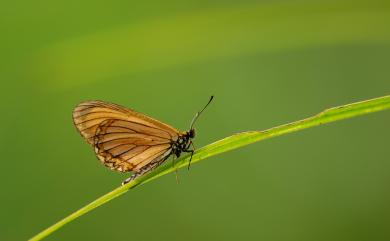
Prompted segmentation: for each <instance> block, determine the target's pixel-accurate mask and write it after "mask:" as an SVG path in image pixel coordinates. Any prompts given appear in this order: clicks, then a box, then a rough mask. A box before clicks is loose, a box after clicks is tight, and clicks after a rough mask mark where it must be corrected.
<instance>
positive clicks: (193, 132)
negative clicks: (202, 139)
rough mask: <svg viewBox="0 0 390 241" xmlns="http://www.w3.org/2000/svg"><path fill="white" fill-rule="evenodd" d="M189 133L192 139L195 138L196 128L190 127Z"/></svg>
mask: <svg viewBox="0 0 390 241" xmlns="http://www.w3.org/2000/svg"><path fill="white" fill-rule="evenodd" d="M187 135H188V137H189V138H190V139H193V138H195V128H192V129H190V130H189V131H187Z"/></svg>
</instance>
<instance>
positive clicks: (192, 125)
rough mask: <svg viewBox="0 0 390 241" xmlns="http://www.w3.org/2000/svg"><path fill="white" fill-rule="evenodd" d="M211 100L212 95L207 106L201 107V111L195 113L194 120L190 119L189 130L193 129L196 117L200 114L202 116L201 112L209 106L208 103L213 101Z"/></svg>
mask: <svg viewBox="0 0 390 241" xmlns="http://www.w3.org/2000/svg"><path fill="white" fill-rule="evenodd" d="M213 98H214V96H213V95H212V96H211V97H210V100H209V102H207V104H206V105H205V106H204V107H203V109H202V110H201V111H198V112H196V114H195V116H194V118H192V121H191V125H190V130H191V129H193V127H194V124H195V121H196V120H197V119H198V117H199V116H200V114H202V112H203V111H204V110H205V109H206V107H207V106H208V105H209V104H210V102H211V101H212V100H213Z"/></svg>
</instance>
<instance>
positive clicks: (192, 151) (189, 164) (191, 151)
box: [183, 141, 195, 170]
mask: <svg viewBox="0 0 390 241" xmlns="http://www.w3.org/2000/svg"><path fill="white" fill-rule="evenodd" d="M190 145H191V146H192V148H193V149H192V150H185V151H183V152H188V153H191V157H190V161H189V162H188V166H187V169H188V170H190V166H191V161H192V156H193V155H194V152H195V146H194V143H193V142H192V141H191V142H190Z"/></svg>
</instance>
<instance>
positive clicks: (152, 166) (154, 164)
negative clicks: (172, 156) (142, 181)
mask: <svg viewBox="0 0 390 241" xmlns="http://www.w3.org/2000/svg"><path fill="white" fill-rule="evenodd" d="M168 157H169V155H167V156H166V157H164V158H163V159H161V160H158V161H155V162H151V163H149V164H148V165H146V166H144V167H142V168H141V170H139V171H137V172H134V173H133V175H131V176H130V177H128V178H126V180H124V181H123V182H122V185H125V184H127V183H129V182H130V181H132V180H134V179H136V178H137V177H139V176H142V175H144V174H145V173H147V172H150V171H152V170H153V169H155V168H156V167H158V166H160V165H161V164H162V163H163V162H164V161H165V160H166V159H168Z"/></svg>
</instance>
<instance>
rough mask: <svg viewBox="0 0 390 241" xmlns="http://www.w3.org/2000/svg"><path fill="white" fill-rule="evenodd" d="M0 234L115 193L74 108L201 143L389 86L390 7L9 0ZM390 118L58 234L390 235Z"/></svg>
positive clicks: (224, 166) (255, 152)
mask: <svg viewBox="0 0 390 241" xmlns="http://www.w3.org/2000/svg"><path fill="white" fill-rule="evenodd" d="M0 30H1V38H0V53H1V57H0V79H1V83H2V84H1V89H2V95H1V100H2V101H1V103H2V108H1V110H2V111H1V113H2V114H1V120H0V121H1V122H0V124H1V127H0V131H1V138H0V141H1V143H0V149H1V152H0V153H1V161H2V164H3V165H2V168H1V180H0V185H1V193H2V194H1V201H0V202H1V206H0V207H1V219H0V240H26V239H27V238H29V237H31V236H32V235H34V234H36V233H37V232H39V231H41V230H42V229H44V228H46V227H48V226H49V225H51V224H53V223H54V222H56V221H58V220H59V219H61V218H63V217H64V216H66V215H68V214H70V213H71V212H73V211H75V210H76V209H78V208H80V207H81V206H83V205H85V204H86V203H88V202H90V201H92V200H94V199H95V198H97V197H99V196H101V195H103V194H105V193H106V192H108V191H110V190H112V189H113V188H115V187H117V186H118V185H119V184H120V183H121V181H122V180H123V179H124V178H126V177H127V176H128V175H124V174H120V173H115V172H112V171H110V170H108V169H107V168H105V167H104V166H103V165H101V164H100V163H99V161H98V160H97V159H96V157H95V156H94V153H93V151H92V149H91V147H89V146H88V145H87V144H86V143H85V142H84V141H83V140H82V139H81V137H80V135H79V134H78V133H77V131H76V129H75V127H74V126H73V123H72V119H71V113H72V109H73V107H74V106H75V105H76V104H77V103H79V102H80V101H83V100H90V99H101V100H106V101H110V102H114V103H118V104H121V105H124V106H128V107H131V108H133V109H135V110H138V111H140V112H143V113H146V114H148V115H150V116H152V117H154V118H157V119H159V120H162V121H164V122H166V123H168V124H171V125H173V126H175V127H176V128H178V129H181V130H186V129H187V128H188V126H189V122H190V120H191V118H192V117H193V115H194V113H195V112H196V111H197V110H199V109H200V108H201V107H202V106H203V105H204V104H205V103H206V102H207V100H208V98H209V96H210V95H211V94H214V95H215V101H214V102H213V103H212V105H211V106H210V107H209V109H207V111H206V112H205V113H204V115H203V116H202V117H201V118H200V119H199V121H198V123H197V130H198V136H197V138H196V139H195V144H196V146H198V147H200V146H203V145H206V144H208V143H210V142H213V141H216V140H218V139H220V138H223V137H225V136H228V135H231V134H233V133H237V132H241V131H246V130H261V129H266V128H270V127H273V126H276V125H279V124H283V123H287V122H290V121H294V120H298V119H301V118H305V117H307V116H310V115H312V114H315V113H317V112H319V111H321V110H323V109H325V108H328V107H332V106H336V105H341V104H346V103H350V102H355V101H360V100H364V99H369V98H374V97H379V96H383V95H388V94H389V93H390V67H389V60H390V57H389V56H390V2H389V1H377V0H370V1H325V0H319V1H293V0H292V1H284V0H277V1H273V0H263V1H251V0H247V1H246V0H244V1H155V0H151V1H142V2H141V1H137V2H136V1H120V0H114V1H88V0H87V1H74V0H70V1H48V0H38V1H3V2H2V3H1V7H0ZM389 123H390V112H389V111H387V112H381V113H375V114H372V115H368V116H363V117H359V118H354V119H350V120H347V121H342V122H337V123H333V124H330V125H326V126H321V127H317V128H312V129H309V130H305V131H302V132H298V133H294V134H291V135H286V136H282V137H279V138H275V139H271V140H267V141H264V142H260V143H256V144H254V145H251V146H248V147H245V148H242V149H239V150H236V151H233V152H229V153H225V154H223V155H219V156H215V157H212V158H210V159H209V160H207V161H204V162H201V163H200V164H199V165H194V166H192V168H191V170H190V172H188V171H187V170H185V169H183V170H180V171H179V175H180V184H176V181H175V177H174V174H171V175H167V176H164V177H163V178H160V179H158V180H156V181H154V182H152V183H149V184H147V185H145V186H142V187H140V188H137V189H135V190H133V191H130V192H128V193H127V194H125V195H124V196H121V197H120V198H118V199H115V200H114V201H112V202H109V203H108V204H106V205H104V206H102V207H100V208H98V209H96V210H94V211H93V212H91V213H89V214H87V215H85V216H83V217H82V218H79V219H77V220H76V221H74V222H72V223H70V224H68V225H66V226H65V227H64V228H62V229H60V230H59V231H58V232H56V233H54V234H53V235H52V236H50V237H48V238H47V240H143V241H149V240H172V241H173V240H188V241H190V240H213V241H214V240H297V241H298V240H299V241H304V240H316V241H322V240H323V241H326V240H333V241H337V240H340V241H342V240H343V241H345V240H354V241H359V240H367V241H372V240H390V228H389V227H390V205H389V203H390V191H389V182H390V162H389V156H390V148H389V136H390V125H389Z"/></svg>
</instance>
